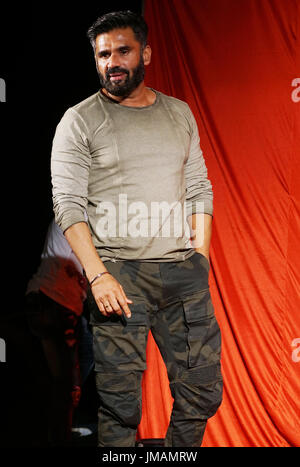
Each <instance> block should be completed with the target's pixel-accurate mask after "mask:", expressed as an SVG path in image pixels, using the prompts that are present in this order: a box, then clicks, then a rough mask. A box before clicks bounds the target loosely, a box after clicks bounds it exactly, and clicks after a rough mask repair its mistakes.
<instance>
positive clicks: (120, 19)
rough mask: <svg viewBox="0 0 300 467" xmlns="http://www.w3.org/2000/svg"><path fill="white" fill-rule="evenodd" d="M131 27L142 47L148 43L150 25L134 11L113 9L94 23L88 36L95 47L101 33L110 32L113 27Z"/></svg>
mask: <svg viewBox="0 0 300 467" xmlns="http://www.w3.org/2000/svg"><path fill="white" fill-rule="evenodd" d="M128 27H130V28H131V29H132V30H133V32H134V34H135V38H136V40H137V41H138V42H140V44H141V46H142V49H143V48H144V47H146V45H147V36H148V26H147V23H146V21H145V20H144V18H143V17H142V16H141V15H138V14H137V13H134V12H133V11H130V10H127V11H113V12H110V13H106V14H105V15H103V16H100V17H99V18H98V19H97V20H96V21H95V22H94V24H93V25H92V26H91V27H90V28H89V29H88V31H87V36H88V38H89V40H90V43H91V44H92V46H93V48H95V43H96V37H97V36H98V35H99V34H103V33H105V32H110V31H112V30H113V29H122V28H124V29H125V28H128Z"/></svg>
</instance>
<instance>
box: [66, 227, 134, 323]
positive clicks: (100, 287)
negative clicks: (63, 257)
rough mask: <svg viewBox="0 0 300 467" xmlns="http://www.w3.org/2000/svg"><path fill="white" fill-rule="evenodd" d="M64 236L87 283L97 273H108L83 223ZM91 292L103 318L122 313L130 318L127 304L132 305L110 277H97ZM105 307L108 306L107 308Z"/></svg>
mask: <svg viewBox="0 0 300 467" xmlns="http://www.w3.org/2000/svg"><path fill="white" fill-rule="evenodd" d="M64 234H65V237H66V239H67V240H68V242H69V244H70V246H71V248H72V250H73V251H74V253H75V255H76V256H77V258H78V259H79V261H80V263H81V264H82V267H83V269H84V270H85V274H86V276H87V279H88V281H89V282H91V281H92V280H93V279H94V278H95V277H96V276H97V275H98V274H99V273H103V272H108V271H107V269H106V267H105V265H104V263H103V262H102V261H101V259H100V257H99V255H98V253H97V250H96V248H95V246H94V244H93V241H92V237H91V234H90V230H89V228H88V225H87V224H86V223H85V222H78V223H76V224H73V225H71V226H70V227H69V228H68V229H67V230H66V231H65V232H64ZM91 290H92V293H93V296H94V298H95V301H96V303H97V305H98V307H99V310H100V311H101V313H102V314H103V315H104V316H108V315H110V314H111V313H116V314H117V315H120V316H121V315H122V313H123V312H124V313H125V315H126V317H127V318H130V316H131V312H130V309H129V307H128V303H132V301H131V300H130V299H129V298H127V297H126V294H125V292H124V289H123V287H122V286H121V284H119V282H118V281H117V280H116V279H114V277H113V276H112V275H110V274H103V275H102V276H101V277H98V278H97V279H96V280H95V281H94V282H93V284H92V285H91ZM106 305H109V308H107V307H106Z"/></svg>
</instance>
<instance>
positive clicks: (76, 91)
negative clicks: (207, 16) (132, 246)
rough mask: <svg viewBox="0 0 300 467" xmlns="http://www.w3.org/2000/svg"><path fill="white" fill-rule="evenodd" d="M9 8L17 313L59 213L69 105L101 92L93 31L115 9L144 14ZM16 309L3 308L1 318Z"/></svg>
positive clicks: (6, 147)
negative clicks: (55, 181) (53, 159)
mask: <svg viewBox="0 0 300 467" xmlns="http://www.w3.org/2000/svg"><path fill="white" fill-rule="evenodd" d="M5 3H6V5H4V6H1V14H0V28H1V57H0V77H1V78H4V79H5V81H6V91H7V97H6V102H5V103H0V116H1V135H2V136H1V161H2V184H1V185H2V196H1V200H2V229H1V231H2V235H3V239H2V242H1V245H2V253H3V254H2V258H3V260H5V265H4V264H2V270H3V271H4V275H5V278H6V279H5V280H4V281H5V287H6V289H5V290H6V294H9V295H10V294H12V295H13V298H14V300H13V303H14V305H13V306H14V308H16V307H19V306H20V305H19V304H20V303H22V298H23V295H24V291H25V289H26V285H27V282H28V280H29V279H30V277H31V275H32V274H33V273H34V272H35V271H36V268H37V267H38V264H39V259H40V254H41V251H42V247H43V243H44V238H45V234H46V231H47V227H48V224H49V221H50V220H51V218H52V216H53V211H52V195H51V177H50V155H51V145H52V139H53V136H54V132H55V128H56V125H57V124H58V122H59V120H60V118H61V117H62V115H63V114H64V112H65V111H66V109H67V108H68V107H70V106H72V105H75V104H77V103H78V102H80V101H82V100H83V99H85V98H87V97H88V96H90V95H91V94H93V93H95V92H97V90H98V88H99V85H98V76H97V73H96V69H95V63H94V57H93V53H92V47H91V45H90V43H89V40H88V39H87V37H86V31H87V29H88V28H89V26H90V25H91V24H92V23H93V22H94V21H95V20H96V18H97V17H98V16H100V15H101V14H103V13H106V12H108V11H114V10H126V9H130V10H132V11H136V12H138V13H142V12H143V1H142V0H123V1H117V0H115V1H114V0H109V1H108V2H103V1H85V2H73V3H71V2H65V1H61V2H46V3H43V2H40V3H36V4H34V3H29V2H22V4H21V5H16V4H14V3H13V2H10V4H9V2H5ZM17 303H18V304H17ZM11 311H12V310H11V307H6V306H4V307H1V313H11ZM14 311H16V309H15V310H14Z"/></svg>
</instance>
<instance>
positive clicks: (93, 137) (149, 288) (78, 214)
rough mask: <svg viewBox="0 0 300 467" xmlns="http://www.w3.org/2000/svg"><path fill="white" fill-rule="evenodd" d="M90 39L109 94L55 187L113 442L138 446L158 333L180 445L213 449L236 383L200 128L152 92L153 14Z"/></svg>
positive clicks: (80, 128) (130, 18) (82, 115)
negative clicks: (87, 308) (151, 348)
mask: <svg viewBox="0 0 300 467" xmlns="http://www.w3.org/2000/svg"><path fill="white" fill-rule="evenodd" d="M88 37H89V39H90V41H91V44H92V46H93V50H94V56H95V61H96V67H97V71H98V75H99V78H100V84H101V90H100V91H99V92H97V93H96V94H94V95H93V96H91V97H89V98H88V99H86V100H84V101H83V102H81V103H79V104H77V105H75V106H74V107H72V108H70V109H68V110H67V111H66V113H65V115H64V116H63V118H62V120H61V121H60V123H59V125H58V127H57V130H56V134H55V137H54V141H53V150H52V183H53V202H54V211H55V215H56V222H57V223H58V224H59V225H60V227H61V228H62V230H63V231H64V234H65V236H66V238H67V240H68V241H69V243H70V245H71V247H72V249H73V251H74V252H75V254H76V255H77V257H78V258H79V260H80V262H81V264H82V266H83V268H84V270H85V273H86V276H87V279H88V281H89V283H90V304H91V323H92V325H93V334H94V356H95V370H96V384H97V390H98V394H99V397H100V407H99V413H98V414H99V446H101V447H102V446H119V447H122V446H134V445H135V437H136V430H137V427H138V424H139V423H140V418H141V379H142V373H143V371H144V370H145V368H146V358H145V355H146V343H147V335H148V332H149V329H151V331H152V334H153V337H154V339H155V341H156V343H157V345H158V347H159V349H160V351H161V354H162V356H163V359H164V361H165V364H166V367H167V371H168V377H169V381H170V388H171V392H172V396H173V398H174V404H173V411H172V415H171V420H170V425H169V429H168V432H167V434H166V446H176V447H179V446H200V445H201V441H202V438H203V434H204V430H205V426H206V422H207V419H208V418H209V417H211V416H212V415H214V413H215V412H216V410H217V408H218V407H219V405H220V403H221V399H222V376H221V370H220V344H221V341H220V330H219V326H218V323H217V321H216V318H215V315H214V310H213V306H212V303H211V298H210V293H209V286H208V272H209V261H208V257H209V244H210V237H211V222H212V188H211V184H210V182H209V180H208V179H207V170H206V166H205V162H204V159H203V155H202V152H201V149H200V146H199V136H198V130H197V125H196V122H195V119H194V117H193V115H192V113H191V111H190V109H189V106H188V105H187V104H186V103H184V102H182V101H180V100H178V99H175V98H173V97H169V96H166V95H164V94H162V93H160V92H158V91H156V90H154V89H151V88H148V87H146V86H145V84H144V68H145V66H147V65H148V64H149V63H150V60H151V48H150V46H149V45H148V44H147V25H146V23H145V21H144V19H143V18H142V17H140V16H138V15H136V14H134V13H132V12H128V11H127V12H115V13H108V14H106V15H104V16H102V17H101V18H98V19H97V21H96V22H95V23H94V24H93V25H92V26H91V27H90V29H89V31H88ZM85 210H86V211H87V213H88V218H89V219H88V222H86V221H85V218H84V212H85ZM187 222H188V224H187ZM188 225H189V226H190V231H189V229H187V228H186V227H187V226H188ZM187 232H188V233H187ZM190 232H192V233H190ZM190 237H191V238H190Z"/></svg>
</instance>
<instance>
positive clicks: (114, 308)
mask: <svg viewBox="0 0 300 467" xmlns="http://www.w3.org/2000/svg"><path fill="white" fill-rule="evenodd" d="M91 289H92V293H93V296H94V299H95V301H96V303H97V305H98V308H99V310H100V311H101V313H102V314H103V315H104V316H110V315H112V314H114V313H115V314H117V315H119V316H122V313H123V312H124V314H125V316H126V317H127V318H130V317H131V311H130V309H129V306H128V303H133V302H132V300H130V299H129V298H128V297H127V296H126V294H125V292H124V289H123V287H122V286H121V284H120V283H119V282H118V281H117V280H116V279H115V278H114V277H113V276H111V275H110V274H105V275H103V276H101V277H99V278H98V279H96V280H95V282H93V284H92V285H91Z"/></svg>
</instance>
